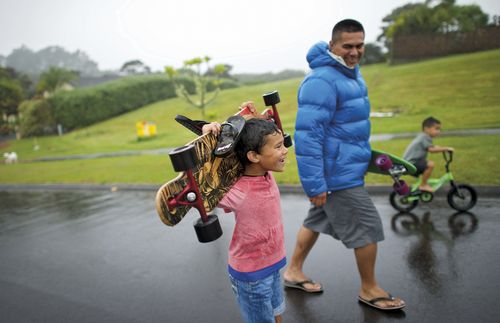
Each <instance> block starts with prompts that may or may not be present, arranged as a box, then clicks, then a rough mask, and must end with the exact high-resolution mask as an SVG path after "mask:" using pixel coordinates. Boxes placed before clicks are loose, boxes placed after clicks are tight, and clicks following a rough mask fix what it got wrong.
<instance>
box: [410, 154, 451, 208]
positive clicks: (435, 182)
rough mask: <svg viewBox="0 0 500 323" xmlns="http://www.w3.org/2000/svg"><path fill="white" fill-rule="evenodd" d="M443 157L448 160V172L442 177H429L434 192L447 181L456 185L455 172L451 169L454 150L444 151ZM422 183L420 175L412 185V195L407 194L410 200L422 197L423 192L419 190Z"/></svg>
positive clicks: (446, 166)
mask: <svg viewBox="0 0 500 323" xmlns="http://www.w3.org/2000/svg"><path fill="white" fill-rule="evenodd" d="M443 158H444V160H445V161H446V165H445V169H446V173H444V175H443V176H441V177H440V178H429V179H428V180H427V184H429V185H430V186H431V187H432V190H433V192H434V193H435V192H437V190H439V189H440V188H441V187H442V186H443V185H445V184H446V183H450V184H451V186H453V187H455V182H454V178H453V174H452V173H451V170H450V164H451V162H452V161H453V153H452V152H446V151H443ZM420 184H422V177H421V176H419V177H418V179H417V181H416V182H415V183H414V184H413V185H411V187H410V195H409V196H407V199H408V201H410V202H411V201H415V200H419V199H420V194H421V193H422V192H420V191H419V189H418V187H419V186H420Z"/></svg>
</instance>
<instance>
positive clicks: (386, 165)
mask: <svg viewBox="0 0 500 323" xmlns="http://www.w3.org/2000/svg"><path fill="white" fill-rule="evenodd" d="M375 165H376V166H377V167H378V168H379V169H380V170H382V171H387V170H389V169H391V167H392V160H391V159H390V158H389V156H387V155H380V156H378V157H377V158H375Z"/></svg>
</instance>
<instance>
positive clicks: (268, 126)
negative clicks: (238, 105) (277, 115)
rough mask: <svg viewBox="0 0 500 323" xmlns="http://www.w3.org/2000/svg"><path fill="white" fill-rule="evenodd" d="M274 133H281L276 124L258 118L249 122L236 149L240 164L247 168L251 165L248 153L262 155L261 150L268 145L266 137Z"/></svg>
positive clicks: (246, 123)
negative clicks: (253, 152)
mask: <svg viewBox="0 0 500 323" xmlns="http://www.w3.org/2000/svg"><path fill="white" fill-rule="evenodd" d="M273 133H280V130H279V129H278V127H277V126H276V124H275V123H274V122H271V121H268V120H264V119H257V118H252V119H249V120H247V121H246V122H245V127H244V128H243V130H242V132H241V136H240V139H239V141H238V143H237V144H236V147H235V152H236V156H238V159H239V160H240V162H241V163H242V164H243V165H245V166H246V165H249V164H250V163H251V161H249V160H248V158H247V153H248V152H249V151H255V152H257V153H260V149H261V148H262V147H263V146H264V145H265V144H266V136H267V135H271V134H273Z"/></svg>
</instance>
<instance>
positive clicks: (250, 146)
mask: <svg viewBox="0 0 500 323" xmlns="http://www.w3.org/2000/svg"><path fill="white" fill-rule="evenodd" d="M249 104H252V103H249ZM209 131H211V132H213V133H216V134H217V133H219V132H220V125H219V124H217V123H210V124H207V125H204V126H203V133H207V132H209ZM287 151H288V150H287V148H286V147H285V146H284V142H283V134H282V133H281V131H280V130H279V129H278V128H277V126H276V124H275V123H274V122H270V121H267V120H263V119H258V118H252V119H249V120H247V121H246V124H245V127H244V128H243V130H242V133H241V136H240V139H239V141H238V143H237V144H236V146H235V152H236V154H237V156H238V158H239V160H240V161H241V163H242V164H243V165H244V167H245V170H244V174H243V176H242V177H241V178H240V179H239V180H238V181H237V182H236V183H235V184H234V185H233V187H231V189H230V190H229V192H228V193H227V194H226V195H225V196H224V198H223V199H222V201H221V202H220V203H219V207H221V208H223V209H224V210H225V211H226V212H231V211H232V212H234V215H235V218H236V224H235V228H234V232H233V237H232V239H231V243H230V246H229V259H228V262H229V264H228V271H229V279H230V281H231V285H232V288H233V292H234V293H235V295H236V298H237V301H238V305H239V308H240V312H241V314H242V316H243V319H244V321H245V322H259V323H260V322H281V321H282V318H281V314H282V313H283V312H284V310H285V300H284V295H283V286H282V281H281V276H280V272H279V271H280V269H281V268H283V267H284V266H285V265H286V252H285V244H284V230H283V222H282V215H281V204H280V193H279V190H278V186H277V184H276V181H275V180H274V177H273V175H272V172H282V171H283V169H284V166H285V158H286V155H287Z"/></svg>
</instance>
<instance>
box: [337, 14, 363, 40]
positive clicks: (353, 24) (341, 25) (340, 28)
mask: <svg viewBox="0 0 500 323" xmlns="http://www.w3.org/2000/svg"><path fill="white" fill-rule="evenodd" d="M360 31H361V32H363V33H365V29H364V28H363V25H362V24H361V23H360V22H359V21H357V20H354V19H344V20H341V21H339V22H338V23H337V24H336V25H335V26H334V27H333V30H332V41H333V42H336V41H337V40H338V39H339V38H340V34H341V33H343V32H347V33H357V32H360Z"/></svg>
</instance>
